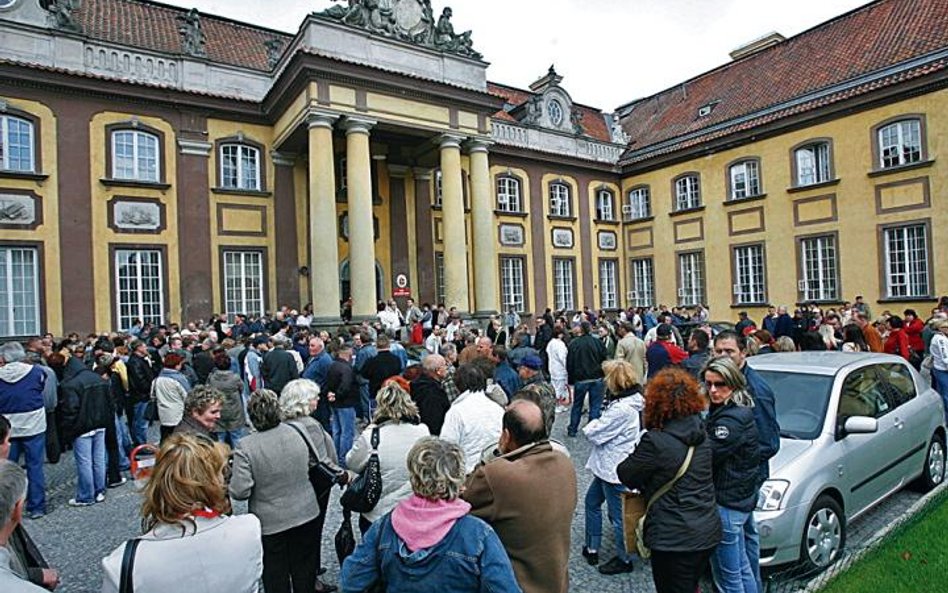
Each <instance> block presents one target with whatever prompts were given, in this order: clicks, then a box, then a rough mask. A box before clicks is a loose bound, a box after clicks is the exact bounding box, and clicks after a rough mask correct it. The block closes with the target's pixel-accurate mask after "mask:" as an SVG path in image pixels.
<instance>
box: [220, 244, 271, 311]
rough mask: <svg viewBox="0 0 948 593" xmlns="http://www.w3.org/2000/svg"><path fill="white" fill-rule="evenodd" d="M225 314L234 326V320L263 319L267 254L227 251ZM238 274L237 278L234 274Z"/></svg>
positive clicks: (225, 258)
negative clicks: (240, 316) (237, 318)
mask: <svg viewBox="0 0 948 593" xmlns="http://www.w3.org/2000/svg"><path fill="white" fill-rule="evenodd" d="M222 259H223V263H224V266H223V270H221V274H222V276H223V278H224V311H225V312H226V313H227V319H228V321H229V322H231V323H233V321H234V318H235V316H236V315H237V314H238V313H240V314H243V315H263V313H264V312H265V311H266V303H265V302H264V281H265V279H264V274H263V269H264V253H263V252H262V251H257V250H241V249H225V250H224V253H223V258H222ZM234 272H236V274H233V273H234Z"/></svg>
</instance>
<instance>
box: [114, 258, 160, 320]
mask: <svg viewBox="0 0 948 593" xmlns="http://www.w3.org/2000/svg"><path fill="white" fill-rule="evenodd" d="M133 255H135V256H137V257H136V258H135V262H134V263H133V262H131V261H130V259H131V256H133ZM143 256H147V258H148V259H149V260H151V261H147V262H143V261H142V259H143ZM114 257H115V278H113V281H114V282H115V314H116V317H117V319H116V320H115V322H116V326H117V327H118V329H120V330H126V329H128V328H129V327H131V324H132V321H133V320H135V319H141V320H142V321H144V322H145V323H154V324H162V323H164V321H165V319H164V317H165V291H164V283H165V278H164V262H163V261H162V259H163V257H164V254H163V253H162V252H161V250H159V249H116V250H115V256H114ZM123 257H124V258H126V261H125V262H124V263H123ZM126 266H133V267H134V272H135V274H134V275H131V276H127V277H126V278H127V279H128V280H129V285H128V288H126V289H125V290H123V288H122V279H123V276H122V272H123V270H128V269H130V268H127V267H126ZM145 266H148V267H149V268H150V269H151V270H153V271H157V274H156V275H151V276H148V277H147V279H148V280H153V281H154V280H156V281H157V288H152V289H151V290H148V289H145V288H144V287H143V282H142V280H143V279H146V277H145V276H143V271H144V267H145ZM131 281H134V285H133V283H132V282H131ZM146 292H150V293H153V294H157V301H154V300H152V301H147V302H146V296H145V293H146ZM125 296H132V297H134V299H133V300H129V301H127V302H123V297H125ZM126 306H127V310H128V313H127V314H123V310H126V309H125V308H124V307H126ZM146 307H157V310H158V313H157V314H147V313H146Z"/></svg>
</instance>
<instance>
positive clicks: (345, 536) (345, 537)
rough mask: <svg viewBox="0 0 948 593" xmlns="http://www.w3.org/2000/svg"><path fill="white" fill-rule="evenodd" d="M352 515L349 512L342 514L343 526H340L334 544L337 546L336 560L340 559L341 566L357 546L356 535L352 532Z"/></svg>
mask: <svg viewBox="0 0 948 593" xmlns="http://www.w3.org/2000/svg"><path fill="white" fill-rule="evenodd" d="M351 517H352V515H351V514H350V513H349V511H343V512H342V524H341V525H339V531H337V532H336V537H335V538H333V543H334V544H335V546H336V558H338V559H339V566H342V563H343V562H344V561H345V559H346V558H348V557H349V556H350V555H351V554H352V553H353V552H354V551H355V546H356V541H355V535H354V534H353V532H352V520H351Z"/></svg>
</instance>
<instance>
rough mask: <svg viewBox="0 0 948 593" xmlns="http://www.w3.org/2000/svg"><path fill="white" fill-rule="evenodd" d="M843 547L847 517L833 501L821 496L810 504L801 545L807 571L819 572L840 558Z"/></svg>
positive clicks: (830, 498)
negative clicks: (811, 505)
mask: <svg viewBox="0 0 948 593" xmlns="http://www.w3.org/2000/svg"><path fill="white" fill-rule="evenodd" d="M845 546H846V516H845V515H843V509H842V508H840V506H839V503H838V502H836V499H834V498H832V497H831V496H827V495H825V494H824V495H822V496H820V497H819V498H817V499H816V502H815V503H813V507H812V508H810V512H809V514H808V515H807V516H806V523H805V524H804V525H803V538H802V542H801V543H800V559H801V560H802V561H803V564H804V567H805V568H806V569H807V572H810V571H813V572H819V571H821V570H823V569H825V568H826V567H828V566H829V565H831V564H832V563H834V562H836V560H837V559H839V557H840V555H841V554H842V552H843V548H844V547H845Z"/></svg>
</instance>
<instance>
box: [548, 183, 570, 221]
mask: <svg viewBox="0 0 948 593" xmlns="http://www.w3.org/2000/svg"><path fill="white" fill-rule="evenodd" d="M572 215H573V205H572V200H571V199H570V195H569V186H568V185H566V184H565V183H563V182H560V181H557V182H554V183H551V184H550V216H560V217H563V218H569V217H570V216H572Z"/></svg>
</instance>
